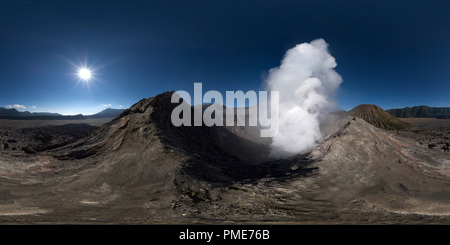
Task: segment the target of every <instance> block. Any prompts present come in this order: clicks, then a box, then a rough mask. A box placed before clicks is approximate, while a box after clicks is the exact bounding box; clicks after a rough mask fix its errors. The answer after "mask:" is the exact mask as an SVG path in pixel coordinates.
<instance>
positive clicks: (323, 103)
mask: <svg viewBox="0 0 450 245" xmlns="http://www.w3.org/2000/svg"><path fill="white" fill-rule="evenodd" d="M336 65H337V64H336V61H335V59H334V57H333V56H331V55H330V54H329V53H328V44H327V43H326V42H325V40H323V39H317V40H314V41H312V42H311V43H302V44H298V45H296V46H295V47H294V48H292V49H289V50H288V51H287V52H286V54H285V57H284V59H283V60H282V62H281V65H280V66H279V67H277V68H273V69H271V70H270V71H269V74H268V78H267V80H266V87H267V90H268V91H279V95H280V100H279V105H280V107H279V109H280V110H279V113H280V121H279V123H280V124H279V132H278V134H277V135H276V136H275V137H273V138H272V144H271V146H270V147H271V153H270V154H271V156H273V157H290V156H293V155H295V154H297V153H302V152H305V151H307V150H309V149H311V148H312V147H314V146H315V145H316V144H317V142H318V141H320V140H321V139H322V133H321V131H320V121H321V120H323V118H324V116H326V114H327V113H329V112H330V111H331V110H332V109H333V108H335V107H336V105H337V104H336V103H335V102H334V101H333V99H332V98H333V94H334V93H335V91H336V90H337V89H338V88H339V85H340V84H341V83H342V78H341V76H340V75H339V74H338V73H337V72H336V71H335V70H334V69H333V68H335V67H336Z"/></svg>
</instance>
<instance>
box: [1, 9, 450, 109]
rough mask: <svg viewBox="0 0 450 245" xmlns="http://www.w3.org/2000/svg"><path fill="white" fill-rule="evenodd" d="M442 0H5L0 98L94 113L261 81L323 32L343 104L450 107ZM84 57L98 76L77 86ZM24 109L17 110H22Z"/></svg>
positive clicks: (252, 86)
mask: <svg viewBox="0 0 450 245" xmlns="http://www.w3.org/2000/svg"><path fill="white" fill-rule="evenodd" d="M449 26H450V2H449V1H429V0H428V1H411V0H410V1H394V0H390V1H380V0H377V1H360V0H358V1H331V0H330V1H320V0H311V1H264V0H252V1H243V0H241V1H234V0H227V1H196V0H192V1H171V0H165V1H130V0H127V1H114V0H108V1H95V0H90V1H84V0H76V1H71V0H66V1H64V0H59V1H46V0H35V1H25V0H17V1H8V0H6V1H5V0H3V1H1V2H0V57H1V63H0V84H1V88H0V107H6V106H8V105H16V107H18V106H17V105H23V106H24V107H26V110H30V111H52V112H60V113H63V114H76V113H84V114H91V113H95V112H98V111H100V110H102V109H104V108H106V107H112V108H119V107H120V106H122V108H126V107H129V106H131V105H132V104H134V103H135V102H137V101H139V100H140V99H142V98H144V97H145V98H148V97H151V96H154V95H157V94H159V93H161V92H164V91H171V90H187V91H192V89H193V84H194V83H195V82H202V83H203V90H204V91H206V90H213V89H214V90H219V91H221V92H224V91H226V90H233V91H235V90H243V91H248V90H261V89H262V87H261V84H262V81H263V79H264V76H265V74H267V72H268V70H269V69H271V68H273V67H277V66H279V64H280V61H281V59H282V58H283V55H284V53H285V52H286V51H287V50H288V49H290V48H292V47H294V46H295V45H296V44H299V43H303V42H310V41H312V40H314V39H317V38H323V39H325V41H326V42H327V43H328V44H329V45H330V53H331V54H332V55H333V56H334V57H335V58H336V61H337V63H338V66H337V68H336V70H337V72H338V73H339V74H340V75H341V76H342V77H343V80H344V82H343V84H342V85H341V88H340V90H339V92H338V95H337V100H338V102H339V104H340V107H341V108H342V109H346V110H349V109H351V108H353V107H354V106H356V105H358V104H362V103H371V104H377V105H379V106H381V107H382V108H383V109H389V108H401V107H406V106H415V105H429V106H450V96H449V94H450V93H449V91H450V83H449V77H450V69H449V64H450V47H449V44H450V28H449ZM85 59H87V63H88V65H89V66H92V67H94V68H98V69H97V70H96V71H95V80H92V81H91V82H89V83H83V82H80V83H77V82H78V78H77V76H76V74H75V73H76V71H75V70H74V67H73V65H72V64H71V63H70V62H72V63H75V64H77V65H79V64H80V63H79V60H80V61H84V60H85ZM21 110H24V109H23V108H22V109H21Z"/></svg>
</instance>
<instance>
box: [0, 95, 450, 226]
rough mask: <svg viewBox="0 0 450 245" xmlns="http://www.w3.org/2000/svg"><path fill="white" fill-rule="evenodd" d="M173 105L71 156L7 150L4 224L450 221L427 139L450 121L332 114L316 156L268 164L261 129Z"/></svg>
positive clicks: (439, 162) (442, 176)
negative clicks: (189, 120)
mask: <svg viewBox="0 0 450 245" xmlns="http://www.w3.org/2000/svg"><path fill="white" fill-rule="evenodd" d="M171 95H172V92H167V93H163V94H161V95H158V96H155V97H152V98H149V99H143V100H141V101H139V102H138V103H136V104H135V105H133V106H132V107H130V108H129V109H127V110H126V111H124V112H123V113H122V114H121V115H119V116H118V117H116V118H115V119H114V120H112V121H110V122H108V123H106V124H104V125H103V126H101V127H99V128H97V129H95V130H93V131H90V132H89V133H88V134H87V135H85V136H84V137H82V138H80V139H78V140H76V141H74V142H71V143H69V144H65V145H63V146H59V147H56V148H52V149H47V150H43V151H37V152H35V153H34V152H25V151H21V152H19V151H16V152H14V153H12V152H10V151H0V152H1V154H0V222H2V223H70V224H73V223H114V224H123V223H125V224H128V223H132V224H198V223H206V224H229V223H246V224H248V223H264V224H268V223H270V224H273V223H276V224H416V223H421V224H443V223H448V222H449V221H450V216H448V215H449V214H450V194H449V193H450V185H449V184H450V183H449V180H450V178H449V175H450V171H449V169H450V157H449V155H448V154H449V153H448V151H446V150H445V149H439V147H440V146H441V145H439V146H438V145H436V146H435V147H430V145H429V143H427V142H428V138H426V137H431V138H429V140H431V141H432V140H435V139H436V137H438V138H439V137H441V138H442V139H443V140H445V137H448V136H449V135H448V132H449V131H448V130H449V128H450V125H449V124H448V123H442V124H441V126H435V125H436V124H433V123H426V125H427V126H426V127H425V126H423V125H421V124H420V123H419V124H417V123H416V122H411V121H410V122H409V123H410V124H411V125H412V126H411V127H408V128H406V130H399V128H397V126H396V127H395V130H388V129H386V128H388V127H387V126H386V125H388V126H389V125H392V124H390V123H393V125H406V124H403V123H399V122H398V121H397V120H394V119H392V118H387V119H385V118H383V117H385V114H383V113H378V110H377V109H376V108H375V111H373V112H371V113H372V114H371V115H376V120H375V121H373V122H375V125H377V123H376V122H380V124H378V125H377V126H378V127H375V126H374V125H372V124H370V123H368V122H366V121H365V120H368V119H370V117H365V116H364V115H362V114H361V115H360V116H361V117H363V118H360V117H359V116H357V115H355V114H353V113H335V114H331V115H330V116H329V118H328V120H326V121H325V122H324V123H323V124H322V130H323V140H322V142H320V143H319V144H318V145H317V147H315V148H314V149H312V150H311V151H310V152H308V153H307V154H303V155H296V156H294V157H291V158H288V159H270V158H268V157H267V156H268V143H270V141H267V140H261V139H258V137H257V136H256V134H255V133H254V132H256V131H257V130H255V129H254V128H253V129H252V128H249V127H237V126H236V127H206V126H202V127H183V126H181V127H174V126H173V125H172V124H171V121H170V115H171V111H172V109H173V108H174V107H175V106H176V104H172V103H170V98H171ZM192 110H194V108H192ZM364 119H365V120H364ZM369 121H370V120H369ZM387 122H389V123H387ZM397 123H398V124H397ZM439 123H441V122H440V121H439ZM380 127H381V128H380ZM383 127H384V128H383ZM421 127H425V128H424V129H421ZM421 130H422V131H421ZM427 130H428V131H427ZM446 130H447V131H446ZM430 132H434V133H435V135H433V136H427V135H429V134H430ZM438 132H441V134H442V135H440V134H439V133H438ZM421 140H422V144H421V143H420V142H421ZM431 141H430V142H431ZM445 142H447V141H444V145H445Z"/></svg>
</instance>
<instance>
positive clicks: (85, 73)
mask: <svg viewBox="0 0 450 245" xmlns="http://www.w3.org/2000/svg"><path fill="white" fill-rule="evenodd" d="M78 76H79V77H80V79H82V80H84V81H89V79H90V78H91V77H92V73H91V71H90V70H89V69H87V68H81V69H80V70H79V71H78Z"/></svg>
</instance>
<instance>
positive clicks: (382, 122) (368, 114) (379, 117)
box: [348, 104, 409, 130]
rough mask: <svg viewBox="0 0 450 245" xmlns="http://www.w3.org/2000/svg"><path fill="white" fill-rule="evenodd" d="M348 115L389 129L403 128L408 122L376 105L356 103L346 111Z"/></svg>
mask: <svg viewBox="0 0 450 245" xmlns="http://www.w3.org/2000/svg"><path fill="white" fill-rule="evenodd" d="M348 115H349V116H353V117H359V118H362V119H364V120H365V121H366V122H368V123H370V124H372V125H374V126H375V127H378V128H382V129H389V130H397V129H405V128H407V127H408V126H409V124H408V123H406V122H404V121H402V120H400V119H398V118H396V117H394V116H392V115H391V114H389V113H387V112H385V111H384V110H383V109H381V108H380V107H379V106H377V105H368V104H363V105H358V106H356V107H355V108H353V109H352V110H350V111H349V112H348Z"/></svg>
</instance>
